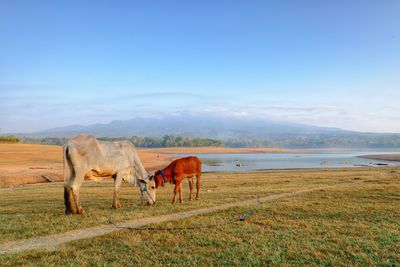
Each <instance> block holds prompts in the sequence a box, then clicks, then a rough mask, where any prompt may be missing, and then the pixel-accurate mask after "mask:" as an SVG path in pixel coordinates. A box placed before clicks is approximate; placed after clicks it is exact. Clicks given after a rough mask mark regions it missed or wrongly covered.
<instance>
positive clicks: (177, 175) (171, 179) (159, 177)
mask: <svg viewBox="0 0 400 267" xmlns="http://www.w3.org/2000/svg"><path fill="white" fill-rule="evenodd" d="M193 176H196V189H197V190H196V199H198V198H199V192H200V178H201V161H200V159H199V158H197V157H186V158H180V159H176V160H174V161H173V162H171V163H170V164H169V165H168V167H166V168H165V169H162V170H158V171H156V173H155V174H154V182H155V186H156V188H157V187H159V186H160V185H161V186H164V183H166V182H168V183H170V184H175V188H174V197H173V199H172V204H175V202H176V194H177V193H178V192H179V201H180V202H181V203H182V202H183V199H182V192H181V183H182V181H183V179H184V178H188V179H189V188H190V195H189V200H192V193H193Z"/></svg>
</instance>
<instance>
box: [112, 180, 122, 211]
mask: <svg viewBox="0 0 400 267" xmlns="http://www.w3.org/2000/svg"><path fill="white" fill-rule="evenodd" d="M121 182H122V176H121V175H120V174H118V173H117V177H116V178H115V180H114V198H113V204H112V207H113V208H114V209H118V208H121V204H120V203H119V188H120V187H121Z"/></svg>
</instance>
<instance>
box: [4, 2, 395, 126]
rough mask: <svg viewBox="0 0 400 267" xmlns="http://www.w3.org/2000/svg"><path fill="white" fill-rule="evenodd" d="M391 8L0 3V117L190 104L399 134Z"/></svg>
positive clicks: (20, 121)
mask: <svg viewBox="0 0 400 267" xmlns="http://www.w3.org/2000/svg"><path fill="white" fill-rule="evenodd" d="M82 2H83V3H82ZM399 14H400V1H386V0H383V1H344V0H338V1H295V0H293V1H235V0H232V1H204V0H202V1H142V2H139V1H12V0H9V1H0V128H1V129H2V130H1V131H2V132H31V131H37V130H41V129H46V128H51V127H57V126H66V125H70V124H91V123H98V122H109V121H112V120H115V119H129V118H132V117H137V116H140V117H162V116H165V115H172V114H187V113H190V114H200V115H204V114H206V115H210V116H212V115H222V116H227V117H230V116H235V117H238V116H240V117H243V118H244V119H245V118H254V117H257V118H265V119H269V120H281V121H292V122H297V123H306V124H313V125H319V126H331V127H332V126H333V127H341V128H344V129H351V130H358V131H374V132H400V105H399V99H400V16H399Z"/></svg>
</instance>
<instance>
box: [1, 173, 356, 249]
mask: <svg viewBox="0 0 400 267" xmlns="http://www.w3.org/2000/svg"><path fill="white" fill-rule="evenodd" d="M362 182H363V181H355V182H352V183H344V184H338V185H331V186H323V187H317V188H310V189H304V190H300V191H296V192H291V193H282V194H276V195H271V196H267V197H262V198H259V201H260V202H261V203H264V202H268V201H272V200H276V199H280V198H285V197H291V196H296V195H300V194H304V193H309V192H314V191H318V190H324V189H328V188H331V187H336V186H339V185H350V184H357V183H362ZM256 201H257V199H250V200H242V201H238V202H232V203H227V204H224V205H220V206H216V207H210V208H201V209H195V210H190V211H184V212H178V213H173V214H166V215H160V216H154V217H148V218H142V219H135V220H130V221H127V222H124V223H119V224H118V225H119V226H122V227H142V226H145V225H149V224H154V223H162V222H167V221H175V220H180V219H184V218H188V217H192V216H197V215H202V214H206V213H211V212H216V211H221V210H226V209H229V208H233V207H242V206H249V205H253V204H255V203H256ZM120 230H121V229H119V228H116V227H115V226H113V225H99V226H95V227H91V228H86V229H80V230H74V231H69V232H66V233H62V234H54V235H48V236H43V237H37V238H30V239H24V240H19V241H14V242H8V243H4V244H0V255H1V254H5V253H17V252H23V251H27V250H32V249H54V248H55V247H56V246H59V245H62V244H65V243H67V242H71V241H75V240H79V239H86V238H93V237H97V236H101V235H105V234H108V233H111V232H114V231H120Z"/></svg>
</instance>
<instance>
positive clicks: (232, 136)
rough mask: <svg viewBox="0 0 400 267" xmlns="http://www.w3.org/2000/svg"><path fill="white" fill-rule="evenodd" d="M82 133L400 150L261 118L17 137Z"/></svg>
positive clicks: (364, 137)
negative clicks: (173, 136)
mask: <svg viewBox="0 0 400 267" xmlns="http://www.w3.org/2000/svg"><path fill="white" fill-rule="evenodd" d="M80 133H86V134H93V135H96V136H98V137H131V136H153V137H156V136H158V137H159V136H164V135H179V136H187V137H202V138H213V139H220V140H225V141H226V143H227V144H231V146H235V144H236V145H237V146H265V145H268V146H283V147H384V148H395V147H400V134H394V133H363V132H355V131H347V130H342V129H339V128H328V127H317V126H311V125H304V124H296V123H288V122H276V121H268V120H261V119H248V118H246V119H244V118H236V117H223V116H192V115H188V116H185V115H179V116H168V117H164V118H160V119H158V118H133V119H130V120H115V121H112V122H110V123H106V124H92V125H87V126H83V125H71V126H66V127H58V128H52V129H47V130H44V131H40V132H35V133H29V134H17V135H18V136H25V137H34V138H44V137H67V138H68V137H72V136H75V135H77V134H80ZM229 142H231V143H229Z"/></svg>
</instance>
